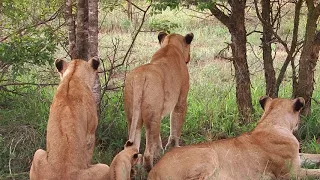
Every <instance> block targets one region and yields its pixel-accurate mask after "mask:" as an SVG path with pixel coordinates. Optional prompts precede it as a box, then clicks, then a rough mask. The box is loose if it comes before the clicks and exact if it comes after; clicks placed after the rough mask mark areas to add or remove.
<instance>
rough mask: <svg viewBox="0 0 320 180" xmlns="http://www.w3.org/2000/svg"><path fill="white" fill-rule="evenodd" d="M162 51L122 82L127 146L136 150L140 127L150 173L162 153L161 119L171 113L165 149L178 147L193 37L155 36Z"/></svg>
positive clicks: (161, 34) (183, 115) (185, 102)
mask: <svg viewBox="0 0 320 180" xmlns="http://www.w3.org/2000/svg"><path fill="white" fill-rule="evenodd" d="M158 39H159V42H160V44H161V48H160V49H159V50H158V51H157V52H156V53H155V54H154V55H153V57H152V60H151V62H150V63H148V64H145V65H142V66H140V67H137V68H135V69H134V70H133V71H132V72H130V73H129V74H128V76H127V78H126V81H125V89H124V106H125V112H126V117H127V121H128V131H129V140H128V142H129V143H133V145H134V146H135V147H136V148H137V149H139V147H140V141H141V128H142V125H143V124H144V127H145V130H146V148H145V152H144V166H145V167H146V169H147V170H150V169H151V167H152V166H153V159H154V157H157V156H159V154H160V152H161V151H162V150H163V148H162V142H161V137H160V123H161V119H162V118H163V117H164V116H166V115H168V114H169V113H171V114H170V136H169V140H168V143H167V145H166V149H167V148H169V147H170V146H171V143H172V142H173V141H174V143H175V146H179V138H180V135H181V128H182V125H183V123H184V121H185V115H186V112H187V94H188V91H189V72H188V68H187V63H188V62H189V60H190V43H191V41H192V39H193V34H192V33H190V34H187V35H186V36H181V35H179V34H168V35H167V34H165V33H160V34H159V35H158Z"/></svg>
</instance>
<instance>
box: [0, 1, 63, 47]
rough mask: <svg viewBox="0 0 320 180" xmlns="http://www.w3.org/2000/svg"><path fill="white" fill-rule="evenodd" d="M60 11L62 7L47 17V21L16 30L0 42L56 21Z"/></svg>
mask: <svg viewBox="0 0 320 180" xmlns="http://www.w3.org/2000/svg"><path fill="white" fill-rule="evenodd" d="M62 9H63V6H60V8H59V9H58V10H57V11H56V12H55V13H53V14H52V15H51V16H50V17H49V19H47V20H43V21H39V22H37V23H35V24H33V25H30V26H26V27H22V28H20V29H18V30H17V31H15V32H14V33H11V34H9V35H7V36H6V37H4V38H2V39H1V40H0V42H3V41H5V40H7V39H8V38H9V37H11V36H13V35H14V34H20V33H22V32H23V31H25V30H27V29H29V28H34V27H38V26H40V25H43V24H46V23H47V22H50V21H53V20H54V19H56V18H57V17H58V15H59V13H60V11H61V10H62Z"/></svg>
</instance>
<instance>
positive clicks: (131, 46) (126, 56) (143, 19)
mask: <svg viewBox="0 0 320 180" xmlns="http://www.w3.org/2000/svg"><path fill="white" fill-rule="evenodd" d="M150 7H151V4H150V5H149V6H148V7H147V9H146V10H142V11H143V16H142V20H141V23H140V26H139V28H138V30H137V32H136V34H135V35H134V37H133V39H132V42H131V44H130V47H129V49H128V51H127V52H126V55H125V56H124V58H123V63H124V62H125V61H126V59H127V58H128V56H129V54H130V52H131V49H132V48H133V45H134V43H135V41H136V39H137V37H138V34H139V33H140V30H141V28H142V26H143V24H144V22H145V18H146V14H147V12H148V10H149V8H150ZM140 9H141V8H140ZM123 63H122V64H121V65H123ZM119 66H120V65H119ZM116 67H117V66H116Z"/></svg>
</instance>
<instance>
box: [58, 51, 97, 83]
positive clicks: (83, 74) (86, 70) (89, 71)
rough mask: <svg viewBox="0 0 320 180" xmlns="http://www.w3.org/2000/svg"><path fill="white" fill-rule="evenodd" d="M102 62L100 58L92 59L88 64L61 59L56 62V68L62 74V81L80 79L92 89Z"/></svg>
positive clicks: (81, 61)
mask: <svg viewBox="0 0 320 180" xmlns="http://www.w3.org/2000/svg"><path fill="white" fill-rule="evenodd" d="M99 65H100V61H99V59H98V58H96V57H94V58H91V59H90V60H89V61H88V62H87V61H84V60H81V59H74V60H72V61H70V62H66V61H64V60H61V59H57V60H55V66H56V68H57V70H58V72H59V74H60V79H61V81H63V79H65V78H67V77H71V76H72V77H78V78H80V79H82V81H84V82H85V83H86V84H87V85H88V87H90V88H92V87H93V84H94V81H95V77H96V75H97V71H98V67H99Z"/></svg>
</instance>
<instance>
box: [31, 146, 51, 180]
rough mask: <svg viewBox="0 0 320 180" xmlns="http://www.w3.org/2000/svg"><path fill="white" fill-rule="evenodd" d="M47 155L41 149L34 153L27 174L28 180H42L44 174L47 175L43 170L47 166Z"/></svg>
mask: <svg viewBox="0 0 320 180" xmlns="http://www.w3.org/2000/svg"><path fill="white" fill-rule="evenodd" d="M47 155H48V154H47V152H46V151H44V150H42V149H38V150H37V151H36V152H35V153H34V156H33V160H32V165H31V168H30V174H29V176H30V180H40V179H43V178H44V177H45V174H46V173H48V172H46V170H45V168H46V167H47V165H48V160H47Z"/></svg>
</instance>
